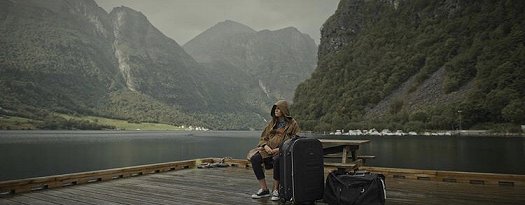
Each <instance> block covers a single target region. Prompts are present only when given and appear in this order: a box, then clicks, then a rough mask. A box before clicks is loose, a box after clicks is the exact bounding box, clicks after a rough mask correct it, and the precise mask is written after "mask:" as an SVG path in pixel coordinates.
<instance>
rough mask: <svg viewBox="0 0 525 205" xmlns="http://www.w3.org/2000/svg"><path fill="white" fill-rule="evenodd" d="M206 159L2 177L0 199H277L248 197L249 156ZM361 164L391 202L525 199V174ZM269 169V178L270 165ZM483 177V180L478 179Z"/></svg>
mask: <svg viewBox="0 0 525 205" xmlns="http://www.w3.org/2000/svg"><path fill="white" fill-rule="evenodd" d="M205 162H209V163H214V162H217V160H216V159H211V158H210V159H203V160H188V161H183V162H173V163H162V164H155V165H144V166H136V167H128V168H121V169H112V170H103V171H96V172H86V173H77V174H69V175H60V176H51V177H41V178H33V179H24V180H15V181H5V182H0V193H3V194H2V195H1V198H0V204H278V203H277V202H272V201H270V200H269V198H265V199H259V200H254V199H251V198H250V195H251V194H253V193H254V192H255V191H256V190H257V189H258V183H257V181H256V179H255V177H254V175H253V172H252V170H251V168H249V167H248V164H247V163H246V161H245V160H226V162H227V163H229V164H231V165H233V166H230V167H226V168H220V167H215V168H203V169H198V168H196V167H197V166H198V165H199V164H201V163H205ZM362 169H367V170H371V171H374V172H382V173H384V174H385V175H386V185H387V203H386V204H389V205H396V204H436V205H437V204H472V205H484V204H525V184H524V182H525V176H523V175H498V174H480V173H474V174H469V173H463V174H461V173H459V172H444V173H441V172H435V171H425V170H409V169H389V168H374V167H362ZM328 171H329V170H328V169H327V170H326V173H328ZM266 173H267V179H268V182H270V180H269V179H271V171H267V172H266ZM458 173H459V174H458ZM454 176H455V178H454ZM487 176H491V177H489V178H488V179H485V178H486V177H487ZM474 178H476V179H474ZM480 181H483V182H484V183H476V182H480ZM500 181H501V183H500ZM511 182H512V183H511ZM317 204H324V203H322V202H319V203H317Z"/></svg>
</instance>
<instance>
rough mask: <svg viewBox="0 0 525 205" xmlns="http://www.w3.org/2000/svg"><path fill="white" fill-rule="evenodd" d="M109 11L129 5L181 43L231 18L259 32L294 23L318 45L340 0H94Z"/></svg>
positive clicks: (293, 24)
mask: <svg viewBox="0 0 525 205" xmlns="http://www.w3.org/2000/svg"><path fill="white" fill-rule="evenodd" d="M95 1H96V2H97V4H98V5H99V6H100V7H102V8H104V9H105V10H106V11H108V13H109V12H110V11H111V9H112V8H114V7H118V6H126V7H129V8H132V9H134V10H137V11H140V12H142V13H143V14H144V15H145V16H146V17H147V18H148V20H149V21H150V22H151V23H152V24H153V25H154V26H155V27H157V28H158V29H159V30H160V31H161V32H162V33H164V34H165V35H166V36H168V37H170V38H172V39H173V40H175V41H177V43H179V44H180V45H184V44H185V43H186V42H188V41H189V40H191V39H192V38H194V37H195V36H197V35H198V34H200V33H201V32H203V31H205V30H206V29H208V28H210V27H212V26H213V25H215V24H217V23H218V22H222V21H225V20H232V21H236V22H239V23H242V24H244V25H247V26H249V27H251V28H252V29H254V30H257V31H260V30H263V29H269V30H277V29H281V28H285V27H288V26H293V27H296V28H297V29H299V31H301V32H303V33H306V34H308V35H310V37H312V38H313V39H314V40H315V42H316V43H317V44H319V38H320V28H321V26H322V25H323V23H324V22H325V21H326V19H328V17H330V16H331V15H332V14H333V13H334V12H335V10H336V8H337V4H338V3H339V0H95Z"/></svg>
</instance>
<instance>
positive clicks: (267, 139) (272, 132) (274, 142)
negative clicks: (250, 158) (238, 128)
mask: <svg viewBox="0 0 525 205" xmlns="http://www.w3.org/2000/svg"><path fill="white" fill-rule="evenodd" d="M276 107H278V108H279V110H281V112H282V113H283V117H285V121H286V125H285V126H284V129H279V130H277V129H274V127H275V126H276V124H277V123H278V121H279V119H278V118H276V117H275V113H274V111H275V108H276ZM271 115H272V120H271V121H270V122H268V125H266V128H264V130H263V132H262V134H261V137H260V138H259V144H258V145H257V146H259V147H263V146H264V145H268V146H270V148H272V149H275V148H277V147H279V146H280V145H281V144H282V143H283V142H284V141H285V140H287V139H290V138H291V137H292V136H294V135H296V134H297V133H299V125H298V124H297V121H295V119H293V118H292V116H290V111H289V110H288V103H287V102H286V101H284V100H279V101H277V102H276V103H275V104H274V105H273V107H272V111H271ZM280 132H284V133H280ZM259 153H260V154H261V156H262V157H263V158H267V157H271V156H272V155H270V154H268V153H267V152H266V151H265V150H262V151H259Z"/></svg>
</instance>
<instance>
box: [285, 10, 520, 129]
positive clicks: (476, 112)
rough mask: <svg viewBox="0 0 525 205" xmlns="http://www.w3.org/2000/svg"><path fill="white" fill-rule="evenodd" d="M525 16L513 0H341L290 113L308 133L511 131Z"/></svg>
mask: <svg viewBox="0 0 525 205" xmlns="http://www.w3.org/2000/svg"><path fill="white" fill-rule="evenodd" d="M524 9H525V3H524V2H523V1H519V0H507V1H489V0H486V1H467V0H460V1H430V0H406V1H391V2H390V1H389V2H386V1H378V0H376V1H359V0H342V1H341V2H340V4H339V7H338V9H337V11H336V13H335V14H334V15H333V16H332V17H331V18H329V19H328V20H327V21H326V22H325V24H324V25H323V29H322V39H321V45H320V46H319V63H318V67H317V69H316V70H315V71H314V73H313V74H312V77H311V78H310V79H309V80H307V81H306V82H304V83H302V84H300V85H299V87H298V88H297V90H296V94H295V98H294V101H295V104H294V105H293V107H292V111H293V112H294V113H295V115H296V116H297V118H299V120H300V121H302V126H303V128H305V129H307V130H334V129H341V128H345V129H357V128H359V129H365V128H371V127H376V128H378V129H382V128H389V129H406V130H408V129H411V130H423V129H457V126H458V120H459V117H461V118H462V123H463V128H472V129H486V128H490V129H493V128H495V127H498V126H503V127H504V128H503V129H507V130H509V129H510V130H512V129H514V130H516V129H518V126H516V125H518V124H525V69H524V66H525V45H524V43H525V13H524ZM407 82H408V83H407ZM430 82H437V84H435V86H426V85H429V84H430ZM417 95H424V96H430V97H427V98H425V99H420V98H418V97H417ZM383 105H384V106H383ZM381 106H383V109H381ZM458 111H461V112H458ZM459 115H461V116H459Z"/></svg>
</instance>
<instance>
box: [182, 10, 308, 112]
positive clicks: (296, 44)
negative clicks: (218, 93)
mask: <svg viewBox="0 0 525 205" xmlns="http://www.w3.org/2000/svg"><path fill="white" fill-rule="evenodd" d="M183 47H184V50H186V51H187V52H188V53H189V54H190V55H191V56H193V58H194V59H195V60H196V61H197V62H199V63H201V64H203V65H205V67H206V68H208V69H209V70H218V71H224V72H227V73H229V74H230V75H231V78H233V79H237V80H239V81H241V80H244V81H245V82H242V83H239V85H241V87H246V88H248V90H246V92H243V93H249V95H245V96H244V97H243V98H244V99H246V100H248V99H250V98H251V99H255V100H256V101H255V103H256V104H260V105H264V104H267V103H266V102H272V101H275V100H276V99H287V100H289V101H293V94H294V91H295V88H296V86H297V85H298V84H299V83H300V82H302V81H303V80H305V79H306V78H308V77H309V76H310V73H311V72H312V71H313V69H314V68H315V65H316V60H315V59H316V56H317V46H316V45H315V42H314V40H313V39H312V38H310V37H309V36H308V35H306V34H303V33H301V32H299V31H298V30H297V29H296V28H293V27H288V28H283V29H280V30H275V31H270V30H262V31H258V32H257V31H254V30H253V29H251V28H249V27H248V26H246V25H243V24H241V23H237V22H234V21H230V20H227V21H224V22H220V23H218V24H216V25H214V26H213V27H211V28H209V29H208V30H206V31H204V32H203V33H201V34H199V35H198V36H196V37H195V38H194V39H192V40H190V41H189V42H188V43H186V44H185V45H184V46H183ZM263 107H264V106H263ZM266 109H267V108H266Z"/></svg>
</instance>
